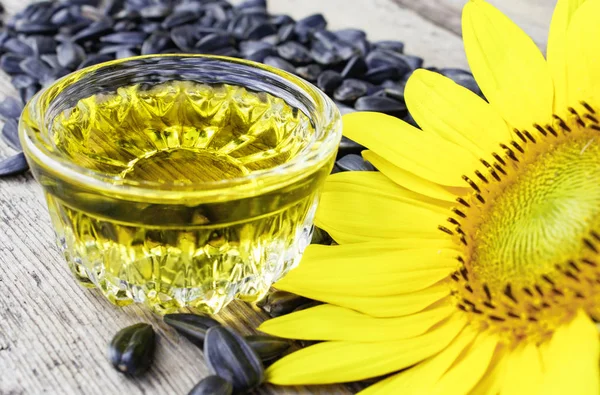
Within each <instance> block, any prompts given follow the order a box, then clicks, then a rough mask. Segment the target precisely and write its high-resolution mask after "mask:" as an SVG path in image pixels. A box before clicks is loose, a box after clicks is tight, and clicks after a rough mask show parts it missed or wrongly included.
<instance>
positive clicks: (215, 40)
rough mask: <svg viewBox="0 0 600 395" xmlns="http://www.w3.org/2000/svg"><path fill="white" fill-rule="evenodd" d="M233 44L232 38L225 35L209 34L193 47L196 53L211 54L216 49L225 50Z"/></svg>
mask: <svg viewBox="0 0 600 395" xmlns="http://www.w3.org/2000/svg"><path fill="white" fill-rule="evenodd" d="M232 44H233V37H231V36H230V35H226V34H218V33H211V34H207V35H206V36H204V37H202V39H200V41H198V42H197V43H196V45H194V48H195V49H196V50H198V51H202V52H206V53H212V52H214V51H216V50H218V49H222V48H226V47H228V46H231V45H232Z"/></svg>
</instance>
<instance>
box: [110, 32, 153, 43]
mask: <svg viewBox="0 0 600 395" xmlns="http://www.w3.org/2000/svg"><path fill="white" fill-rule="evenodd" d="M146 37H148V34H147V33H144V32H118V33H112V34H108V35H106V36H102V37H100V41H102V42H105V43H112V44H129V45H142V44H143V43H144V40H146Z"/></svg>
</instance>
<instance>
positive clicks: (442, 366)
mask: <svg viewBox="0 0 600 395" xmlns="http://www.w3.org/2000/svg"><path fill="white" fill-rule="evenodd" d="M476 336H477V331H476V330H474V329H473V328H472V327H469V326H467V327H466V328H465V329H464V330H463V331H462V332H461V333H460V334H459V335H458V336H457V337H456V339H454V340H453V341H452V343H450V345H449V346H448V347H447V348H446V349H444V350H443V351H441V352H440V353H439V354H437V355H434V356H432V357H431V358H429V359H428V360H426V361H423V362H422V363H420V364H419V365H417V366H415V367H412V368H410V369H407V370H405V371H404V372H401V373H398V374H396V375H394V376H391V377H389V378H387V379H385V380H381V381H379V382H378V383H376V384H374V385H372V386H370V387H368V388H366V389H365V390H363V391H361V392H360V393H359V394H360V395H388V394H402V395H421V394H429V393H430V391H431V389H432V387H433V386H434V385H435V383H437V382H438V380H439V379H440V377H442V375H443V374H444V373H445V372H446V371H448V369H450V367H451V366H452V364H453V363H454V361H456V359H457V358H458V357H459V355H461V354H462V353H463V351H464V350H465V349H466V348H467V347H469V345H470V344H471V343H472V342H473V340H474V339H475V337H476Z"/></svg>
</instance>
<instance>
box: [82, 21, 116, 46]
mask: <svg viewBox="0 0 600 395" xmlns="http://www.w3.org/2000/svg"><path fill="white" fill-rule="evenodd" d="M111 28H112V24H111V23H110V22H109V21H107V20H101V21H98V22H94V23H92V24H91V25H90V26H88V27H86V28H85V29H82V30H80V31H79V32H77V34H75V35H74V36H73V39H72V40H73V42H76V43H79V42H82V41H86V40H91V39H94V38H97V37H100V36H101V35H103V34H104V33H106V32H108V31H110V30H111Z"/></svg>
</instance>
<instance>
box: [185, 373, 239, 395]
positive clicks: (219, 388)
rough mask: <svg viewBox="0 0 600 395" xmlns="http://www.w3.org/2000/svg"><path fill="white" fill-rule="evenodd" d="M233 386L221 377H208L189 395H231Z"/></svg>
mask: <svg viewBox="0 0 600 395" xmlns="http://www.w3.org/2000/svg"><path fill="white" fill-rule="evenodd" d="M231 394H233V385H231V383H230V382H229V381H227V380H225V379H224V378H222V377H219V376H216V375H214V376H208V377H205V378H203V379H202V380H200V382H199V383H198V384H196V386H195V387H194V388H192V390H191V391H190V392H189V393H188V395H231Z"/></svg>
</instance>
